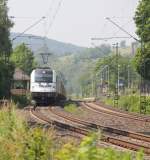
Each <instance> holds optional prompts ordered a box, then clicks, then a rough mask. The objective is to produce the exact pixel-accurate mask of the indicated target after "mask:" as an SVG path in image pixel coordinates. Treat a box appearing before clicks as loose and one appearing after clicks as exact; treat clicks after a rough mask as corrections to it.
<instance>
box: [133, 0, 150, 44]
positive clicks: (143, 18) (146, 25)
mask: <svg viewBox="0 0 150 160" xmlns="http://www.w3.org/2000/svg"><path fill="white" fill-rule="evenodd" d="M134 20H135V23H136V27H137V34H138V35H139V37H140V38H141V40H142V41H143V42H149V41H150V1H149V0H141V1H140V3H139V5H138V7H137V10H136V12H135V17H134Z"/></svg>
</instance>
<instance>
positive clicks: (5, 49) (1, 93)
mask: <svg viewBox="0 0 150 160" xmlns="http://www.w3.org/2000/svg"><path fill="white" fill-rule="evenodd" d="M0 4H1V5H0V98H6V97H8V96H9V91H10V86H11V79H12V75H13V69H14V67H13V66H12V64H11V63H10V62H9V61H8V60H9V57H10V54H11V50H12V46H11V41H10V39H9V37H10V28H11V27H12V26H13V23H12V22H11V21H10V19H9V18H8V8H7V0H0Z"/></svg>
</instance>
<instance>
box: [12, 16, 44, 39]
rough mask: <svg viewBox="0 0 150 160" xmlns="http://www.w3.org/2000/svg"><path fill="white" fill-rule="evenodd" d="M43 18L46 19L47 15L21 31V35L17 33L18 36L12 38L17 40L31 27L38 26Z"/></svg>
mask: <svg viewBox="0 0 150 160" xmlns="http://www.w3.org/2000/svg"><path fill="white" fill-rule="evenodd" d="M43 19H45V17H42V18H41V19H40V20H38V21H37V22H35V23H34V24H32V25H31V26H29V27H28V28H27V29H25V30H24V31H23V32H22V33H20V34H19V35H17V36H16V37H14V38H13V39H12V41H14V40H16V39H17V38H18V37H20V36H22V35H23V34H24V33H25V32H27V31H28V30H30V29H31V28H33V27H34V26H36V25H37V24H39V23H40V22H41V21H42V20H43Z"/></svg>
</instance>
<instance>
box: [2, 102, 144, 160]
mask: <svg viewBox="0 0 150 160" xmlns="http://www.w3.org/2000/svg"><path fill="white" fill-rule="evenodd" d="M98 138H99V137H98V135H97V134H91V135H90V136H89V137H85V138H84V139H83V140H82V141H81V143H80V144H77V143H73V142H69V143H67V144H66V143H65V144H64V143H62V142H61V141H60V140H56V138H55V136H54V131H53V130H45V129H42V128H37V127H34V128H29V126H28V125H27V123H26V122H25V121H24V119H23V118H22V114H21V113H19V111H16V110H15V109H14V107H13V105H12V104H11V105H10V106H8V108H5V109H2V110H0V159H1V160H14V159H15V160H48V159H53V160H71V159H72V160H79V159H80V160H100V159H102V160H116V159H117V160H131V159H133V155H132V154H131V153H128V152H117V151H114V150H112V149H109V148H105V149H104V148H98V147H97V146H96V142H97V139H98ZM54 139H55V140H54ZM135 160H143V154H142V152H139V153H137V155H136V158H135Z"/></svg>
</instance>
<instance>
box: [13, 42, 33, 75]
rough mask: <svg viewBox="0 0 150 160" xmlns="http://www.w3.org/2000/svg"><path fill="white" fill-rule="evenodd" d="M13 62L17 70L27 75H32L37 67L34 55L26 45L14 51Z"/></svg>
mask: <svg viewBox="0 0 150 160" xmlns="http://www.w3.org/2000/svg"><path fill="white" fill-rule="evenodd" d="M11 61H12V62H13V63H14V64H15V66H16V67H17V68H20V69H22V70H23V71H25V72H26V73H27V74H30V73H31V71H32V70H33V68H35V67H36V63H35V60H34V55H33V53H32V51H31V50H30V49H29V48H28V47H27V46H26V45H25V44H24V43H23V44H21V45H19V46H17V47H16V48H15V49H14V51H13V53H12V55H11Z"/></svg>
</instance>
